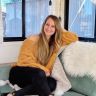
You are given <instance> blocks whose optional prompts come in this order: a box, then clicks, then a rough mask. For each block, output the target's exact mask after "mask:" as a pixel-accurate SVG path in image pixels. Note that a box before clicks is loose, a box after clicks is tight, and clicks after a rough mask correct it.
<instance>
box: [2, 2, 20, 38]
mask: <svg viewBox="0 0 96 96" xmlns="http://www.w3.org/2000/svg"><path fill="white" fill-rule="evenodd" d="M1 8H2V15H3V27H4V37H21V36H22V1H21V0H1Z"/></svg>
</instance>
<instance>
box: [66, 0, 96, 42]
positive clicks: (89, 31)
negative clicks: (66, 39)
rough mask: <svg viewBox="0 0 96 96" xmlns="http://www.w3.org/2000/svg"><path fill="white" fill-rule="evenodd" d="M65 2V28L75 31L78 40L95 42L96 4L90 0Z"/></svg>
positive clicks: (69, 0)
mask: <svg viewBox="0 0 96 96" xmlns="http://www.w3.org/2000/svg"><path fill="white" fill-rule="evenodd" d="M66 4H67V5H66ZM66 4H65V5H66V11H65V14H67V16H68V17H67V16H66V19H67V20H66V21H65V24H67V25H65V28H67V29H68V30H70V31H73V32H76V33H77V34H78V36H79V37H80V40H83V41H94V42H96V29H95V24H96V23H95V22H96V9H95V8H96V6H95V5H94V4H93V3H92V2H91V0H68V1H66ZM74 5H75V6H74ZM68 6H69V7H68ZM67 7H68V9H67ZM67 11H68V12H67Z"/></svg>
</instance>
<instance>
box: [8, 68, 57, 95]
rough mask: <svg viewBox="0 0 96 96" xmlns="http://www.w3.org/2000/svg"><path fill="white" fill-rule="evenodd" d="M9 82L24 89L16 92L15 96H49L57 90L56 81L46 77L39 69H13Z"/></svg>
mask: <svg viewBox="0 0 96 96" xmlns="http://www.w3.org/2000/svg"><path fill="white" fill-rule="evenodd" d="M9 81H10V82H11V83H12V84H13V85H14V84H17V85H18V86H20V87H21V88H22V89H20V90H18V91H16V92H15V94H16V95H15V96H24V95H39V96H48V95H49V94H50V93H51V92H52V91H54V90H55V88H56V80H55V79H54V78H52V77H46V75H45V72H44V71H43V70H41V69H39V68H32V67H17V66H16V67H13V68H12V69H11V70H10V74H9Z"/></svg>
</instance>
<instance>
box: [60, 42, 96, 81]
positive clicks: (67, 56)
mask: <svg viewBox="0 0 96 96" xmlns="http://www.w3.org/2000/svg"><path fill="white" fill-rule="evenodd" d="M61 57H62V62H63V63H64V67H65V70H66V71H67V72H68V73H69V74H70V75H72V76H84V75H88V76H91V77H92V78H93V79H94V80H96V43H92V42H81V41H77V42H75V43H72V44H70V45H68V46H67V47H66V48H65V50H64V51H63V52H62V56H61Z"/></svg>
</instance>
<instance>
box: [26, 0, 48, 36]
mask: <svg viewBox="0 0 96 96" xmlns="http://www.w3.org/2000/svg"><path fill="white" fill-rule="evenodd" d="M25 4H26V7H25V8H26V9H25V10H26V11H25V12H26V15H25V18H26V19H25V22H26V23H25V26H26V27H25V30H26V36H29V35H34V34H38V33H40V30H41V25H42V23H43V21H44V19H45V18H46V16H48V14H49V0H26V3H25Z"/></svg>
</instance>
